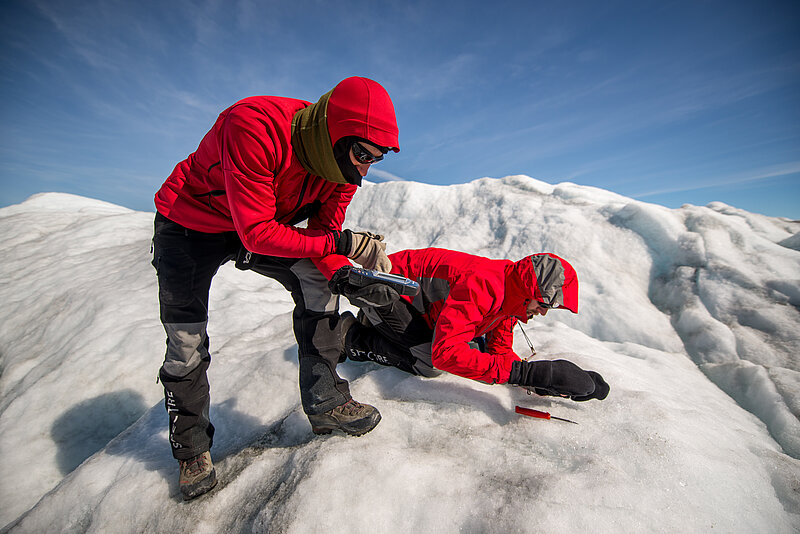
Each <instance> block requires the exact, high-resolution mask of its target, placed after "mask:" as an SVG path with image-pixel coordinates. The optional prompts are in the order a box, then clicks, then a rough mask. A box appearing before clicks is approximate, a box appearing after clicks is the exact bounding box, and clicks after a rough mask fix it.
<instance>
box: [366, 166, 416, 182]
mask: <svg viewBox="0 0 800 534" xmlns="http://www.w3.org/2000/svg"><path fill="white" fill-rule="evenodd" d="M367 179H368V180H370V181H371V182H376V183H380V182H407V181H408V180H407V179H406V178H402V177H400V176H397V175H396V174H392V173H390V172H387V171H383V170H381V169H375V168H370V170H369V175H368V176H367Z"/></svg>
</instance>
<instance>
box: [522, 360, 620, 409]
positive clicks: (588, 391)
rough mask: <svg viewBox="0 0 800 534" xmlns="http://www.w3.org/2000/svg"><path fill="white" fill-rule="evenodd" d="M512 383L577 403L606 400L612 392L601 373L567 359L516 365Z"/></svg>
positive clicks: (523, 362) (524, 362)
mask: <svg viewBox="0 0 800 534" xmlns="http://www.w3.org/2000/svg"><path fill="white" fill-rule="evenodd" d="M508 383H509V384H514V385H519V386H523V387H525V388H527V389H532V390H533V391H534V392H535V393H536V394H538V395H553V396H556V397H567V398H569V399H572V400H574V401H587V400H590V399H598V400H603V399H605V398H606V397H607V396H608V392H609V390H610V388H609V386H608V384H607V383H606V382H605V380H603V377H602V376H600V374H599V373H596V372H594V371H584V370H583V369H581V368H580V367H578V366H577V365H575V364H574V363H572V362H569V361H567V360H538V361H534V362H526V361H517V362H514V363H513V364H512V366H511V376H510V377H509V379H508Z"/></svg>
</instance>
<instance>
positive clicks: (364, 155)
mask: <svg viewBox="0 0 800 534" xmlns="http://www.w3.org/2000/svg"><path fill="white" fill-rule="evenodd" d="M352 148H353V156H354V157H355V158H356V161H358V162H359V163H362V164H363V163H370V164H371V163H375V162H378V161H380V160H382V159H383V154H381V155H380V156H376V155H374V154H373V153H372V152H370V151H369V150H367V149H366V148H364V147H363V146H362V145H361V143H359V142H358V141H356V142H355V143H353V147H352Z"/></svg>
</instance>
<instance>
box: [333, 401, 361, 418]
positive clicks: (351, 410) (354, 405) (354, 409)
mask: <svg viewBox="0 0 800 534" xmlns="http://www.w3.org/2000/svg"><path fill="white" fill-rule="evenodd" d="M362 408H363V405H362V404H361V403H360V402H357V401H356V400H355V399H350V400H349V401H347V402H345V403H344V404H342V405H341V406H339V409H340V410H341V412H342V414H344V415H355V414H357V413H358V412H359V411H361V409H362Z"/></svg>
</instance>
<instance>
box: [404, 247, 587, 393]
mask: <svg viewBox="0 0 800 534" xmlns="http://www.w3.org/2000/svg"><path fill="white" fill-rule="evenodd" d="M389 259H390V260H391V262H392V273H395V274H400V275H403V276H405V277H407V278H411V279H412V280H415V281H417V282H418V283H419V284H420V293H419V294H418V295H417V296H416V297H413V298H412V297H403V298H405V299H406V300H407V301H409V302H410V303H411V304H412V305H413V306H414V307H415V308H416V309H417V310H418V311H420V312H421V313H422V314H423V316H424V317H425V319H426V320H427V321H428V324H429V326H430V327H431V328H432V329H433V331H434V336H433V347H432V363H433V366H434V367H436V368H437V369H440V370H442V371H447V372H449V373H453V374H456V375H459V376H462V377H465V378H471V379H473V380H480V381H481V382H487V383H501V384H502V383H506V382H508V377H509V375H510V373H511V364H512V363H513V362H514V361H516V360H519V359H520V357H519V356H517V355H516V354H515V353H514V351H513V350H512V344H513V339H514V335H513V328H514V325H515V324H516V322H517V321H518V320H521V321H522V322H524V323H525V322H527V313H526V308H527V305H528V303H529V302H530V301H531V300H538V301H541V302H544V303H546V304H550V305H551V306H552V307H558V308H565V309H568V310H570V311H572V312H573V313H578V278H577V275H576V274H575V270H574V269H573V268H572V266H571V265H570V264H569V263H568V262H567V261H566V260H564V259H562V258H559V257H558V256H556V255H554V254H534V255H531V256H528V257H526V258H523V259H521V260H519V261H517V262H512V261H510V260H491V259H488V258H484V257H481V256H473V255H471V254H466V253H463V252H455V251H452V250H445V249H438V248H427V249H420V250H404V251H401V252H397V253H395V254H390V255H389ZM482 335H485V336H486V341H487V346H486V348H487V352H480V351H479V350H476V349H473V348H471V347H470V346H469V342H470V341H472V340H473V339H475V338H476V337H478V336H482Z"/></svg>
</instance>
